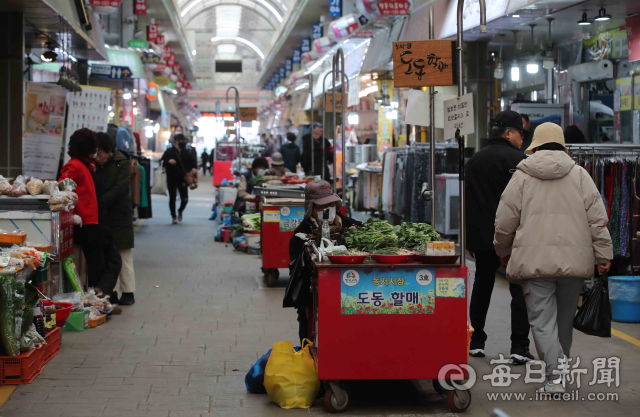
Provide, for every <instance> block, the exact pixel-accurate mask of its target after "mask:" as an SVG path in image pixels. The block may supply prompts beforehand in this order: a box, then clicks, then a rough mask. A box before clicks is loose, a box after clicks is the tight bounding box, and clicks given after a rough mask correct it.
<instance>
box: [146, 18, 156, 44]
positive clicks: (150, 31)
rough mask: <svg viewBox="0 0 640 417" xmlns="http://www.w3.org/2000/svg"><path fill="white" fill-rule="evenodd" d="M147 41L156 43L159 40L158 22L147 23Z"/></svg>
mask: <svg viewBox="0 0 640 417" xmlns="http://www.w3.org/2000/svg"><path fill="white" fill-rule="evenodd" d="M147 41H148V42H153V43H156V42H157V41H158V24H157V23H150V24H148V25H147Z"/></svg>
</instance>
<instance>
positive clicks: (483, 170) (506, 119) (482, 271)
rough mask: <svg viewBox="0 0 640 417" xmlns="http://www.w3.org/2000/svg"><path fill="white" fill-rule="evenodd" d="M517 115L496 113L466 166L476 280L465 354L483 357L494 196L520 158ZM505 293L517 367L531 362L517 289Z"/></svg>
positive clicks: (494, 259) (494, 258)
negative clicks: (470, 332) (508, 295)
mask: <svg viewBox="0 0 640 417" xmlns="http://www.w3.org/2000/svg"><path fill="white" fill-rule="evenodd" d="M523 131H524V128H523V126H522V117H520V115H519V114H518V113H516V112H514V111H510V110H507V111H504V112H501V113H499V114H498V115H497V116H496V118H495V120H494V125H493V127H492V129H491V138H490V140H489V143H488V144H487V146H486V147H485V148H484V149H482V150H480V151H479V152H477V153H476V154H475V155H474V156H473V157H472V158H471V159H470V160H469V162H467V165H466V168H465V169H466V172H467V174H466V181H465V190H466V195H467V205H466V210H467V222H466V226H467V250H468V251H469V252H470V253H471V254H472V255H471V256H473V257H475V261H476V276H475V281H474V283H473V290H472V292H471V305H470V307H469V315H470V318H471V325H472V326H473V328H474V329H475V331H474V332H473V335H472V337H471V346H470V349H471V350H470V352H469V353H470V355H471V356H475V357H484V356H485V352H484V348H485V342H486V341H487V334H486V333H485V331H484V326H485V322H486V319H487V312H488V311H489V304H490V302H491V294H492V293H493V286H494V284H495V279H496V272H497V271H498V268H499V267H500V259H499V258H498V255H497V254H496V251H495V249H494V247H493V235H494V223H495V219H496V210H497V209H498V204H499V203H500V196H501V195H502V192H503V191H504V189H505V188H506V186H507V184H508V183H509V180H510V179H511V173H512V172H513V171H514V170H515V169H516V166H517V165H518V163H520V161H522V160H523V159H524V158H525V154H524V153H523V152H522V151H520V147H521V146H522V135H523ZM509 292H510V293H511V359H512V360H513V362H514V363H515V364H517V365H522V364H524V363H525V362H527V361H530V360H533V359H534V358H533V356H532V355H531V353H529V321H528V320H527V306H526V304H525V301H524V296H523V295H522V287H521V286H519V285H516V284H510V285H509Z"/></svg>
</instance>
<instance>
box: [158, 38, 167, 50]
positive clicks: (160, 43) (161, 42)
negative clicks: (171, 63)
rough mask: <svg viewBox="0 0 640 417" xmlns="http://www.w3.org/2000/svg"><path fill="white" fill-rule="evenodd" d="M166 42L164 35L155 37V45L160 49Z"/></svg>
mask: <svg viewBox="0 0 640 417" xmlns="http://www.w3.org/2000/svg"><path fill="white" fill-rule="evenodd" d="M165 43H166V41H165V40H164V35H158V36H156V45H158V46H159V47H160V48H162V47H164V45H165Z"/></svg>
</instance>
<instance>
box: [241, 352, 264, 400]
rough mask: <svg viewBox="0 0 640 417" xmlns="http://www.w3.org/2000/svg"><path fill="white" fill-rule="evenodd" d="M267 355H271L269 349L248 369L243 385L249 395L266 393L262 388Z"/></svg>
mask: <svg viewBox="0 0 640 417" xmlns="http://www.w3.org/2000/svg"><path fill="white" fill-rule="evenodd" d="M269 355H271V349H269V351H268V352H267V353H265V354H264V355H263V356H262V357H261V358H260V359H258V362H256V363H255V364H254V365H253V366H252V367H251V369H249V372H247V376H245V377H244V384H245V385H246V386H247V391H248V392H249V393H250V394H266V393H267V390H266V389H265V388H264V369H265V368H266V367H267V361H268V360H269Z"/></svg>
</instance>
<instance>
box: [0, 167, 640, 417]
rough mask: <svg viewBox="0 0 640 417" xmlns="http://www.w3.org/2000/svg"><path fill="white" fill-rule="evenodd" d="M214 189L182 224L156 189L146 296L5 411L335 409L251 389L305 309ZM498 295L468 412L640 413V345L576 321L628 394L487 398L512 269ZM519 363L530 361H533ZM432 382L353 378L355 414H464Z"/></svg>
mask: <svg viewBox="0 0 640 417" xmlns="http://www.w3.org/2000/svg"><path fill="white" fill-rule="evenodd" d="M209 181H210V177H208V178H207V182H209ZM212 199H213V189H212V187H211V186H210V185H207V184H201V186H200V188H199V189H198V190H197V191H195V192H192V193H191V195H190V199H189V206H188V207H187V210H186V211H185V213H184V214H185V220H184V222H183V223H182V224H180V225H175V226H172V225H171V224H170V216H169V212H168V208H167V198H163V197H157V196H154V198H153V211H154V217H153V219H150V220H149V221H147V222H145V223H144V224H142V225H141V226H140V227H139V228H138V230H137V233H136V249H135V268H136V276H137V290H136V304H135V305H134V306H133V307H126V308H125V310H124V311H125V312H124V314H123V315H122V316H119V317H112V318H110V320H109V321H108V322H107V323H106V324H105V325H103V326H100V327H98V328H95V329H91V330H88V331H84V332H78V333H73V332H65V333H64V335H63V339H62V351H61V353H60V354H59V355H58V356H56V357H55V358H54V359H53V360H52V361H51V362H50V363H49V364H48V365H47V366H46V368H45V370H44V372H43V373H42V375H40V376H39V377H38V378H36V380H35V381H34V382H33V383H32V384H30V385H22V386H19V387H18V388H17V390H16V391H15V392H14V393H13V395H12V396H11V398H10V399H9V400H8V401H7V403H6V404H5V405H4V406H3V407H2V408H0V416H1V417H31V416H34V417H35V416H38V417H42V416H47V417H60V416H65V417H67V416H68V417H72V416H86V417H89V416H121V417H128V416H131V417H138V416H149V417H163V416H164V417H175V416H178V417H200V416H202V417H205V416H227V415H228V416H239V417H244V416H247V417H248V416H293V417H295V416H300V415H326V411H325V410H324V407H323V406H322V402H321V401H318V402H317V404H316V405H315V406H314V407H312V408H311V409H309V410H283V409H280V408H278V407H277V406H276V405H275V404H273V403H271V402H270V400H269V398H268V397H267V396H266V395H251V394H247V393H246V389H245V386H244V376H245V374H246V372H247V370H248V369H249V367H250V366H251V365H252V364H253V363H254V362H255V361H256V359H257V358H258V357H259V356H261V355H262V354H264V353H265V352H267V351H268V350H269V349H270V348H271V346H272V344H273V343H275V342H279V341H282V340H291V341H295V340H296V338H297V322H296V315H295V312H294V311H293V310H290V309H287V310H285V309H282V308H281V303H282V294H283V286H284V285H285V281H284V280H281V282H280V283H279V288H275V289H264V288H262V287H263V285H259V284H258V280H257V279H256V277H257V276H258V274H259V271H260V269H259V268H260V260H259V258H258V257H257V256H251V255H246V254H241V253H239V252H235V251H234V250H233V249H232V248H231V247H230V245H229V246H227V245H224V244H222V243H214V242H213V234H214V229H215V226H214V224H213V223H214V222H210V221H208V220H207V218H208V216H209V214H210V208H211V204H212ZM493 301H494V304H493V305H492V308H491V310H490V317H489V323H488V326H487V330H488V332H489V334H490V337H491V338H490V340H489V343H488V344H487V352H488V354H489V356H490V357H488V358H484V359H477V358H471V360H470V364H471V365H472V366H474V367H475V369H476V371H477V372H478V379H479V381H478V383H477V384H476V386H475V387H474V389H473V390H472V393H473V401H472V404H471V407H470V408H469V409H468V410H467V412H466V413H464V414H463V415H468V416H476V415H478V416H488V415H490V413H491V410H493V408H496V407H498V408H501V409H503V410H505V411H506V412H507V413H508V414H509V415H511V416H533V415H535V416H539V415H541V414H542V413H544V412H545V411H547V412H551V413H554V415H560V416H574V415H575V416H578V415H579V416H598V415H603V414H604V413H605V412H611V411H613V412H614V414H615V415H635V414H634V413H636V412H637V407H638V406H640V397H639V396H638V393H639V390H640V383H639V382H638V381H639V378H640V377H639V375H638V374H639V372H638V371H640V365H639V364H640V360H639V359H638V349H639V348H638V347H636V346H633V345H632V344H630V343H628V342H626V341H623V340H621V339H618V338H612V339H611V340H605V341H603V339H598V338H590V337H587V336H584V335H582V334H578V333H577V332H576V334H575V345H576V349H577V350H578V353H580V354H583V355H586V354H589V355H590V356H589V359H588V361H589V362H587V363H589V364H590V361H591V357H592V356H593V357H595V356H605V354H606V355H614V354H615V355H617V356H619V357H621V358H622V364H623V366H622V369H623V371H622V375H621V381H622V384H621V386H620V387H619V388H615V387H612V391H614V392H619V393H620V400H619V401H618V402H611V403H594V402H592V403H588V402H573V401H571V402H559V403H558V402H545V403H535V404H531V403H529V402H527V403H522V402H517V401H513V400H512V401H511V402H508V401H507V402H504V401H501V402H493V403H492V402H489V401H488V400H487V397H486V392H489V391H497V392H505V391H504V389H493V390H492V388H491V386H490V384H489V382H488V381H484V380H482V377H481V375H488V374H490V373H491V368H490V365H489V363H490V360H491V359H492V358H496V357H497V355H498V353H500V352H502V353H503V354H504V355H505V356H508V346H509V342H508V337H509V336H508V329H509V318H508V315H504V314H502V312H504V311H506V310H505V309H506V308H508V302H509V299H508V290H507V287H506V284H505V283H504V281H503V280H499V281H498V282H497V283H496V290H495V292H494V298H493ZM614 325H615V324H614ZM416 331H419V329H416ZM634 337H638V335H634ZM437 342H438V341H436V340H434V343H437ZM604 346H606V348H604ZM346 348H348V347H346ZM353 348H354V349H375V347H367V346H356V347H353ZM404 349H423V350H424V351H425V355H428V351H429V347H428V346H420V347H415V346H398V349H397V350H396V351H394V352H380V354H381V355H386V354H393V355H401V354H402V352H403V350H404ZM596 353H597V354H598V355H597V354H596ZM513 369H514V371H518V372H524V369H523V367H520V368H515V367H514V368H513ZM589 376H590V375H589ZM522 379H523V378H521V379H520V381H516V383H515V384H514V386H512V387H511V388H510V389H508V392H527V393H529V394H531V393H532V385H524V384H523V383H522V381H521V380H522ZM586 382H587V381H585V385H586ZM416 384H420V383H416ZM422 386H423V388H424V392H426V394H425V393H423V392H422V391H419V390H416V389H415V387H414V383H412V382H409V381H395V382H389V381H386V382H374V383H357V384H354V385H353V391H354V392H353V400H354V402H353V408H352V409H351V410H350V411H348V412H347V413H346V414H345V415H376V416H378V415H379V416H382V415H390V416H391V415H394V416H398V415H440V416H444V415H448V416H453V415H454V414H449V412H448V409H447V407H446V405H445V403H444V401H443V399H442V397H440V396H439V395H437V394H436V393H435V392H434V390H433V388H432V387H431V383H430V381H425V382H424V383H422ZM605 390H606V388H605Z"/></svg>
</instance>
